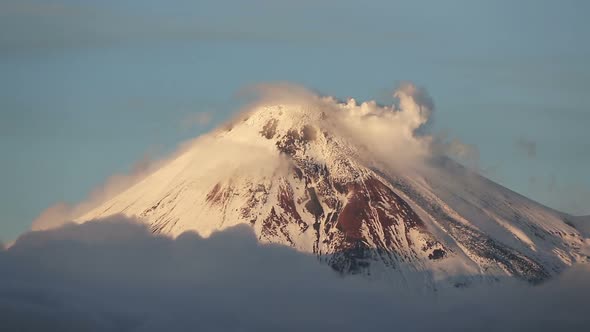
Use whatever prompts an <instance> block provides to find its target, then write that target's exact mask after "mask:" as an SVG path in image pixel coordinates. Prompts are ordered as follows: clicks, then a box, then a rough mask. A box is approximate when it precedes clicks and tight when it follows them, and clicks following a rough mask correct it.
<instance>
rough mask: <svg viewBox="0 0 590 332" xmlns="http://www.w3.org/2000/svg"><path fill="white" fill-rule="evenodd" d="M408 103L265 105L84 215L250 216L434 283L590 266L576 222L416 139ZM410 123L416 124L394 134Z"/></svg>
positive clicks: (222, 222)
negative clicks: (392, 106)
mask: <svg viewBox="0 0 590 332" xmlns="http://www.w3.org/2000/svg"><path fill="white" fill-rule="evenodd" d="M405 97H407V96H404V95H402V96H400V99H401V109H399V110H395V109H388V108H383V107H379V106H377V105H375V104H371V103H368V104H367V103H364V104H362V105H357V104H356V103H355V102H354V101H349V102H348V103H338V102H336V101H334V100H331V99H317V100H316V99H314V100H313V102H306V103H293V102H283V103H275V104H265V105H261V106H258V107H255V109H254V110H253V111H251V112H249V113H248V114H246V115H245V116H243V117H242V118H240V119H238V120H236V121H234V122H233V123H231V124H230V125H228V126H226V127H224V128H221V129H219V130H217V131H214V132H212V133H210V134H208V135H205V136H202V137H200V138H199V139H197V140H195V141H194V142H193V143H192V144H191V146H189V147H188V148H186V149H185V150H184V152H183V153H180V154H179V155H178V156H177V157H176V158H174V159H173V160H170V161H169V162H168V163H166V164H165V165H164V166H163V167H161V168H160V169H159V170H157V171H155V172H154V173H153V174H151V175H150V176H148V177H146V178H145V179H144V180H143V181H141V182H139V183H137V184H136V185H134V186H132V187H131V188H129V189H128V190H126V191H124V192H122V193H121V194H119V195H116V196H115V197H112V198H111V199H110V200H108V201H106V202H105V203H104V204H102V205H100V206H99V207H97V208H95V209H93V210H91V211H89V212H88V213H86V214H84V215H83V216H80V217H79V218H78V219H77V220H78V221H86V220H91V219H96V218H101V217H106V216H108V215H112V214H116V213H123V214H126V215H129V216H135V217H138V218H140V219H141V220H143V221H145V222H146V223H147V224H149V225H150V227H151V229H152V230H153V232H155V233H164V234H170V235H172V236H176V235H179V234H181V233H182V232H185V231H188V230H192V231H196V232H198V233H200V234H201V235H203V236H207V235H209V234H210V233H211V232H213V231H216V230H220V229H224V228H227V227H230V226H233V225H236V224H249V225H251V226H252V227H253V229H254V231H255V233H256V234H257V236H258V238H259V239H260V241H262V242H271V243H278V244H284V245H288V246H291V247H293V248H296V249H297V250H300V251H302V252H306V253H310V254H314V255H317V256H318V257H319V258H320V259H321V260H322V261H325V262H326V263H328V264H330V265H331V266H332V267H333V268H334V269H336V270H338V271H341V272H343V273H362V274H365V275H367V276H371V277H373V278H389V279H391V280H392V281H395V282H400V283H403V284H411V283H417V284H419V285H423V284H426V285H429V286H432V287H438V286H439V285H454V286H456V287H461V286H466V285H468V284H469V283H470V282H473V281H476V280H497V279H499V278H502V277H506V276H514V277H517V278H520V279H524V280H528V281H530V282H539V281H542V280H544V279H546V278H548V277H550V276H552V275H554V274H556V273H559V272H560V271H562V270H563V269H564V268H565V267H567V266H569V265H571V264H573V263H574V262H583V261H587V260H588V257H587V256H586V255H585V254H584V253H583V250H581V248H582V247H583V246H584V237H583V235H582V234H581V233H580V231H579V230H577V229H576V228H575V227H572V226H571V225H572V224H571V223H568V222H566V221H567V220H566V219H567V218H568V216H566V215H564V214H562V213H559V212H557V211H554V210H551V209H549V208H547V207H544V206H542V205H539V204H537V203H535V202H533V201H531V200H529V199H527V198H525V197H522V196H520V195H518V194H516V193H514V192H512V191H510V190H508V189H506V188H504V187H501V186H500V185H498V184H495V183H493V182H491V181H489V180H487V179H485V178H483V177H481V176H479V175H477V174H475V173H473V172H471V171H469V170H467V169H465V168H463V167H462V166H460V165H459V164H456V163H455V162H453V161H451V160H450V159H448V158H445V157H440V156H438V157H436V156H434V155H432V154H429V153H428V149H427V148H428V144H429V140H428V138H427V137H425V138H417V137H415V135H414V129H416V128H418V127H419V126H420V125H421V124H422V123H423V122H424V121H425V120H424V119H423V118H422V116H423V114H422V113H420V112H421V111H422V110H421V109H419V108H418V109H412V107H413V106H415V105H414V104H412V103H411V102H412V100H406V104H404V98H405ZM410 97H411V96H410ZM410 99H411V98H410ZM412 112H413V113H412ZM388 119H389V120H388ZM400 119H401V120H403V121H405V122H404V123H412V125H411V126H410V127H409V128H410V129H409V130H407V129H406V128H405V127H399V128H398V127H395V126H394V127H393V129H391V128H392V127H391V126H390V125H391V124H393V125H395V123H399V121H401V120H400ZM388 121H389V122H388ZM382 123H383V124H384V125H385V126H381V124H382ZM387 130H393V131H395V133H396V136H395V141H388V140H387V139H388V138H390V136H388V131H387ZM404 130H406V131H407V132H406V131H404ZM381 131H383V134H382V133H381ZM375 138H376V139H375ZM380 138H383V140H384V141H383V142H380V141H379V139H380Z"/></svg>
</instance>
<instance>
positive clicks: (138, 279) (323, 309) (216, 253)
mask: <svg viewBox="0 0 590 332" xmlns="http://www.w3.org/2000/svg"><path fill="white" fill-rule="evenodd" d="M0 271H2V274H0V321H1V322H2V327H3V328H4V329H6V330H9V331H15V330H19V331H38V330H43V331H81V330H84V331H161V330H168V331H177V330H202V331H276V330H282V331H302V330H305V331H333V330H337V331H361V330H363V331H367V330H402V331H403V330H413V331H427V330H434V329H436V330H438V331H444V330H480V331H505V330H520V331H553V330H561V331H568V330H583V329H584V327H587V324H589V323H590V318H589V317H588V315H587V312H586V311H587V306H586V305H587V300H588V298H590V283H588V280H589V279H588V278H589V277H590V270H589V269H588V266H579V267H576V268H574V269H572V270H570V271H568V272H566V273H564V274H563V275H562V276H560V277H559V278H557V279H555V280H552V281H550V282H548V283H546V284H543V285H541V286H537V287H530V286H527V285H523V284H520V283H518V282H513V281H505V282H502V283H498V284H496V285H493V286H491V287H489V288H466V289H457V290H452V291H445V292H439V293H438V294H432V295H417V294H409V293H405V292H404V291H403V290H399V289H397V290H396V289H393V288H391V287H389V285H387V284H384V283H379V282H369V281H368V280H364V279H360V278H355V277H341V276H339V275H338V274H336V273H335V272H333V271H332V270H331V269H330V268H329V267H327V266H325V265H321V264H320V263H318V261H317V259H316V258H315V257H312V256H308V255H305V254H302V253H299V252H296V251H293V250H291V249H289V248H286V247H279V246H273V245H261V244H259V243H258V242H257V240H256V238H255V237H254V235H253V234H252V232H251V230H250V229H249V228H248V227H246V226H241V227H235V228H232V229H228V230H226V231H224V232H219V233H214V234H212V236H211V237H209V238H206V239H204V238H202V237H200V236H198V235H197V234H195V233H185V234H182V235H181V236H179V237H178V238H176V239H171V238H168V237H161V236H153V235H152V234H151V233H150V232H149V230H148V229H147V228H145V226H143V225H141V224H140V223H138V222H136V221H134V220H130V219H125V218H123V217H120V216H116V217H112V218H110V219H108V220H101V221H100V222H88V223H85V224H82V225H75V224H68V225H65V226H63V227H61V228H58V229H54V230H50V231H38V232H30V233H27V234H24V235H23V236H21V237H20V238H19V239H18V240H17V241H16V243H15V244H14V246H12V247H11V248H10V249H4V250H1V251H0Z"/></svg>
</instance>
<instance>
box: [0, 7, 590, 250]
mask: <svg viewBox="0 0 590 332" xmlns="http://www.w3.org/2000/svg"><path fill="white" fill-rule="evenodd" d="M589 10H590V2H588V1H583V0H581V1H566V0H560V1H558V0H555V1H540V0H534V1H497V0H495V1H492V0H490V1H473V0H465V1H391V0H387V1H385V0H381V1H347V0H344V1H342V0H341V1H335V0H330V1H321V0H315V1H307V0H303V1H301V0H300V1H281V0H276V1H271V0H254V1H219V0H216V1H213V0H210V1H197V2H195V1H188V0H187V1H182V0H175V1H154V0H148V1H146V0H143V1H139V0H136V1H131V0H117V1H114V0H102V1H91V0H87V1H82V0H78V1H74V0H54V1H40V0H36V1H34V0H0V154H1V156H2V162H1V163H0V168H1V169H0V184H1V185H0V211H1V215H0V218H1V219H0V240H3V241H7V240H10V239H13V238H14V237H16V236H17V235H18V234H20V233H22V232H23V231H24V230H26V229H28V228H29V226H30V223H31V221H32V220H33V219H34V218H35V217H36V216H37V215H38V214H39V213H40V212H41V211H42V210H43V209H45V208H47V207H48V206H50V205H52V204H54V203H55V202H59V201H69V202H76V201H80V200H82V198H83V197H84V196H85V195H86V194H87V193H88V192H89V191H90V190H91V189H92V188H93V187H95V186H96V185H98V184H99V183H101V182H103V181H104V180H105V179H106V178H107V177H108V176H110V175H112V174H114V173H121V172H125V171H126V170H128V169H130V168H131V167H132V165H133V164H134V163H136V162H137V161H140V160H142V159H144V158H145V157H146V155H147V156H153V157H157V156H158V155H160V154H162V153H165V152H167V151H170V150H172V149H173V148H174V147H175V146H176V144H178V143H179V142H181V141H183V140H185V139H188V138H190V137H194V136H196V135H198V134H199V133H202V132H204V131H206V130H208V129H210V128H212V127H214V126H216V124H218V123H220V122H221V121H223V120H225V119H227V118H228V117H229V116H230V115H231V114H232V112H234V111H235V110H236V108H237V107H238V106H239V101H238V100H237V99H236V97H235V95H236V92H237V91H239V90H240V89H241V88H243V87H245V86H248V85H250V84H256V83H260V82H273V81H289V82H293V83H298V84H302V85H305V86H307V87H308V88H311V89H315V90H318V91H320V92H321V93H324V94H328V95H334V96H338V97H342V98H344V97H348V96H352V97H355V98H356V99H357V100H363V99H377V100H379V101H381V102H391V97H390V92H391V91H393V88H394V87H395V86H396V84H398V83H399V82H401V81H407V80H409V81H413V82H415V83H416V84H417V85H419V86H422V87H424V88H426V89H427V90H428V91H429V93H430V95H431V96H432V98H433V99H434V102H435V104H436V113H435V115H434V117H435V120H434V124H433V130H434V131H435V132H447V133H448V134H449V135H450V136H452V137H457V138H459V139H461V140H462V141H463V142H466V143H471V144H474V145H475V146H477V148H478V149H479V154H480V160H479V164H480V167H481V169H482V171H483V173H484V174H485V175H486V176H488V177H490V178H491V179H493V180H495V181H497V182H499V183H501V184H503V185H505V186H507V187H509V188H511V189H513V190H515V191H517V192H519V193H522V194H524V195H526V196H529V197H531V198H533V199H535V200H538V201H540V202H542V203H544V204H546V205H548V206H551V207H554V208H557V209H560V210H562V211H565V212H569V213H572V214H590V175H588V169H589V168H590V131H588V129H587V127H588V125H589V124H590V91H589V90H590V43H588V35H590V20H588V19H587V17H586V16H587V13H588V12H589ZM203 112H204V113H207V114H210V118H208V117H206V116H204V117H203V116H201V115H199V114H200V113H203ZM187 119H192V120H191V121H189V122H190V123H191V124H192V125H187ZM208 120H210V121H208Z"/></svg>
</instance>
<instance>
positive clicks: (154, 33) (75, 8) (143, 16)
mask: <svg viewBox="0 0 590 332" xmlns="http://www.w3.org/2000/svg"><path fill="white" fill-rule="evenodd" d="M126 5H127V6H120V7H119V9H117V10H115V8H114V6H111V5H109V4H108V2H105V3H102V4H101V3H92V2H79V3H72V2H66V1H57V2H52V3H48V2H46V1H39V0H24V1H19V0H8V1H4V2H2V3H0V18H1V20H0V31H1V32H0V50H1V51H2V52H6V53H10V52H23V51H24V52H27V51H34V50H43V49H64V48H65V49H68V48H81V47H82V48H84V47H103V46H110V45H130V44H136V43H139V44H141V43H153V42H157V41H170V40H197V41H248V42H289V43H304V44H309V43H311V44H314V43H326V42H328V43H330V42H333V43H334V42H335V43H340V42H343V41H346V40H351V39H356V40H360V41H363V42H367V41H368V38H366V37H367V35H366V33H367V32H368V31H364V30H359V27H356V26H355V28H354V29H353V28H352V27H351V26H350V24H338V27H337V28H333V24H328V25H322V26H321V27H313V26H312V27H308V26H309V24H301V22H299V21H298V20H292V19H291V17H290V16H289V15H287V14H286V13H287V10H286V8H283V7H288V6H286V5H285V6H276V5H273V4H270V3H267V2H266V1H257V2H256V4H250V5H248V6H246V5H245V4H240V3H239V2H238V3H234V4H232V6H230V7H231V8H232V10H229V11H228V12H227V13H224V12H223V11H222V10H220V9H218V10H212V12H211V13H209V12H207V11H205V10H204V8H201V7H202V6H200V5H198V4H187V3H183V2H178V3H177V4H176V5H177V6H176V7H178V8H185V9H186V10H185V11H184V12H183V13H179V12H170V11H166V10H165V9H167V8H173V7H175V6H173V5H172V4H171V5H170V6H168V5H167V7H164V8H161V9H162V10H161V11H156V10H155V11H148V10H145V9H144V10H140V9H141V8H142V7H141V6H138V5H137V4H135V3H134V2H133V1H127V2H126ZM208 7H214V6H208ZM304 7H305V8H306V9H307V10H312V9H314V7H313V6H311V5H310V4H308V5H307V6H304ZM120 8H123V10H121V9H120ZM125 8H126V10H125ZM253 8H261V11H262V12H264V13H265V14H266V15H262V14H260V13H258V12H257V11H255V10H252V9H253ZM240 11H241V12H240ZM236 12H239V15H237V14H236ZM187 13H190V14H187ZM326 13H329V12H328V11H327V10H324V11H322V12H321V13H318V15H326ZM210 16H212V17H218V18H219V19H218V20H215V19H211V18H210ZM328 16H329V15H328ZM280 18H284V19H283V20H281V19H280ZM220 20H221V21H222V22H221V23H220ZM340 23H344V22H340ZM331 27H332V28H331ZM371 35H372V36H374V37H375V36H376V37H378V39H379V37H380V38H381V40H392V39H401V38H406V37H407V34H404V33H394V32H392V31H388V30H386V31H381V30H377V31H372V32H371Z"/></svg>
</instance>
